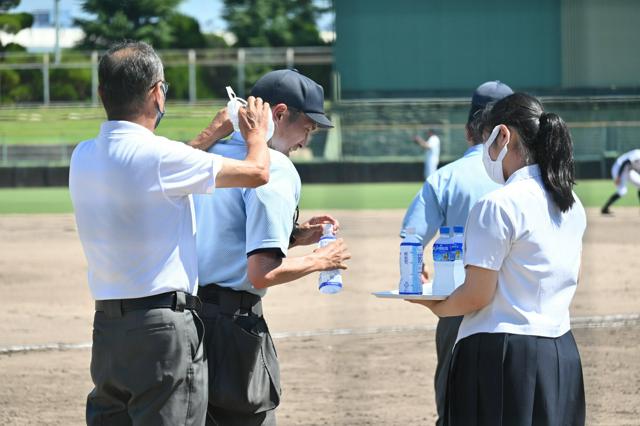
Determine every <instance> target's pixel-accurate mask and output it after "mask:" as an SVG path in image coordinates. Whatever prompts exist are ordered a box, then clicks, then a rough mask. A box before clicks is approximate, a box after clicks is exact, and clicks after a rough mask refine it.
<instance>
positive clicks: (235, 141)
mask: <svg viewBox="0 0 640 426" xmlns="http://www.w3.org/2000/svg"><path fill="white" fill-rule="evenodd" d="M224 142H225V143H228V144H230V145H242V146H245V145H246V144H247V143H246V142H245V141H244V138H243V137H242V133H240V132H233V133H231V137H230V138H229V139H227V140H226V141H224Z"/></svg>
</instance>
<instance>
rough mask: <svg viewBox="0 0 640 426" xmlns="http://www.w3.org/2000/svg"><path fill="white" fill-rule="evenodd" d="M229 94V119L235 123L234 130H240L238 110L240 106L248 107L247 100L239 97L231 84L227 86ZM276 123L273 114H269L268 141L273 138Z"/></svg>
mask: <svg viewBox="0 0 640 426" xmlns="http://www.w3.org/2000/svg"><path fill="white" fill-rule="evenodd" d="M226 89H227V95H228V96H229V102H227V114H229V120H231V124H233V130H235V131H236V132H239V131H240V126H239V125H238V110H239V109H240V108H246V106H247V101H245V100H244V99H242V98H239V97H237V96H236V94H235V93H234V91H233V89H232V88H231V86H227V87H226ZM273 131H274V124H273V116H272V115H269V128H268V129H267V141H269V140H270V139H271V137H272V136H273Z"/></svg>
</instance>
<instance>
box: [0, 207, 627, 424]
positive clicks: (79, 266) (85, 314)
mask: <svg viewBox="0 0 640 426" xmlns="http://www.w3.org/2000/svg"><path fill="white" fill-rule="evenodd" d="M305 213H307V214H308V215H310V214H312V213H313V212H303V214H302V216H303V217H305V216H306V215H305ZM332 213H334V214H335V215H336V216H337V217H338V218H339V219H340V220H341V222H342V224H343V229H344V231H343V233H342V234H343V237H344V238H345V239H346V240H347V242H348V244H349V246H350V249H351V252H352V254H353V255H354V258H353V260H352V262H351V263H350V269H349V270H348V271H346V272H345V274H344V281H345V290H344V291H343V292H342V293H341V294H339V295H335V296H329V295H321V294H320V293H319V292H318V291H317V289H316V278H317V277H315V276H312V277H308V278H306V279H302V280H300V281H299V282H297V283H295V284H289V285H284V286H280V287H277V288H274V289H271V290H270V291H269V294H268V295H267V297H266V298H265V311H266V313H267V318H268V320H269V323H270V327H271V330H272V332H273V333H274V334H275V335H276V337H277V341H276V345H277V348H278V353H279V356H280V359H281V364H282V376H283V379H282V381H283V383H282V385H283V390H284V394H283V399H282V405H281V407H280V408H279V411H278V418H279V424H281V425H285V426H286V425H316V424H317V425H405V424H432V423H433V420H434V419H435V414H434V407H433V402H432V401H433V390H432V386H431V380H432V376H433V370H434V367H435V348H434V343H433V331H432V326H433V325H434V324H435V322H436V319H435V317H434V316H433V315H432V314H430V312H429V311H428V310H426V309H424V308H421V307H419V306H415V305H411V304H409V303H406V302H402V301H394V300H381V299H376V298H374V297H372V296H371V295H370V293H371V292H373V291H376V290H385V289H390V288H393V287H394V286H395V285H396V280H397V260H396V253H397V245H398V242H399V241H398V238H397V231H398V227H399V223H400V220H401V217H402V211H398V210H389V211H336V212H332ZM617 213H618V214H617V215H616V217H614V218H609V217H601V216H600V215H598V214H597V212H596V211H591V210H590V211H589V212H588V231H587V235H586V237H585V244H584V253H583V268H582V280H581V283H580V285H579V287H578V292H577V294H576V297H575V300H574V303H573V306H572V314H573V316H574V317H591V316H603V315H612V314H638V313H640V304H639V303H638V300H640V289H639V288H638V286H636V285H635V281H636V279H637V277H638V275H639V273H640V256H638V253H637V249H638V241H640V214H638V211H637V209H636V208H628V209H622V208H620V209H617ZM0 236H1V237H0V253H2V256H0V289H2V292H3V297H2V300H3V303H4V307H3V309H0V424H2V425H34V424H43V425H45V424H46V425H76V424H83V422H84V401H85V398H86V394H87V393H88V392H89V390H90V389H91V381H90V377H89V373H88V366H89V355H90V352H89V350H87V349H76V350H67V351H60V350H53V351H30V352H18V353H12V354H7V353H6V348H9V347H14V346H19V345H43V344H51V343H64V344H81V343H87V342H90V340H91V321H92V301H91V298H90V295H89V292H88V289H87V285H86V281H85V275H86V270H85V261H84V256H83V254H82V250H81V247H80V244H79V241H78V239H77V235H76V232H75V226H74V222H73V217H72V216H70V215H39V216H0ZM305 250H306V249H294V251H292V255H294V254H295V253H296V251H297V252H298V253H303V252H304V251H305ZM628 317H629V316H628ZM629 318H632V317H629ZM596 322H597V321H596ZM608 324H609V325H612V324H611V322H610V321H609V322H608ZM605 325H606V324H605ZM622 325H623V326H622V327H616V328H611V327H609V328H579V329H576V330H575V335H576V340H577V341H578V345H579V348H580V351H581V353H582V360H583V367H584V372H585V381H586V387H587V404H588V406H587V409H588V422H587V424H589V425H634V424H636V425H637V424H639V421H638V419H639V418H640V407H639V406H640V357H639V356H638V355H637V347H638V343H637V342H638V341H639V340H640V326H639V325H638V320H637V319H636V320H631V321H627V323H626V324H622ZM336 330H337V331H336ZM3 350H4V351H5V352H4V353H2V351H3Z"/></svg>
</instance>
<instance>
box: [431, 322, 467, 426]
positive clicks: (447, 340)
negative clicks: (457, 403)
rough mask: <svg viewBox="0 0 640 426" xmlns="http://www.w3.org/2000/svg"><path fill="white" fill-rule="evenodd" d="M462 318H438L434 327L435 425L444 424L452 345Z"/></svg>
mask: <svg viewBox="0 0 640 426" xmlns="http://www.w3.org/2000/svg"><path fill="white" fill-rule="evenodd" d="M462 318H464V317H462V316H459V317H445V318H440V320H439V321H438V326H437V328H436V352H437V354H438V364H437V365H436V375H435V379H434V385H435V391H436V408H437V410H438V420H437V421H436V425H437V426H442V425H444V418H445V406H446V399H447V378H448V376H449V366H450V365H451V357H452V355H453V345H454V344H455V343H456V338H457V337H458V329H459V328H460V324H461V323H462Z"/></svg>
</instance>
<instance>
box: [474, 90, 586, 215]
mask: <svg viewBox="0 0 640 426" xmlns="http://www.w3.org/2000/svg"><path fill="white" fill-rule="evenodd" d="M498 124H505V125H507V126H509V127H512V128H513V129H515V130H517V132H518V135H519V136H520V141H521V142H522V143H521V147H522V150H523V152H522V154H523V156H524V158H525V159H526V160H527V161H531V162H534V163H537V164H538V165H539V166H540V173H541V175H542V176H541V177H542V182H543V183H544V187H545V189H546V190H547V191H548V192H549V193H550V194H551V198H552V199H553V201H554V202H555V204H556V205H557V206H558V208H560V210H561V211H562V212H566V211H567V210H569V209H570V208H571V206H573V203H575V199H574V197H573V192H572V190H573V186H574V185H575V169H574V163H573V142H572V140H571V134H570V133H569V129H568V128H567V125H566V124H565V122H564V120H562V118H560V117H559V116H558V115H556V114H553V113H547V112H545V111H544V110H543V108H542V104H541V103H540V101H538V100H537V99H536V98H534V97H533V96H530V95H527V94H525V93H514V94H512V95H509V96H507V97H505V98H503V99H501V100H499V101H498V102H496V103H495V104H494V105H492V106H490V107H487V109H485V111H484V113H483V116H482V126H481V127H482V129H483V130H484V131H491V129H493V128H494V127H495V126H497V125H498Z"/></svg>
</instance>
